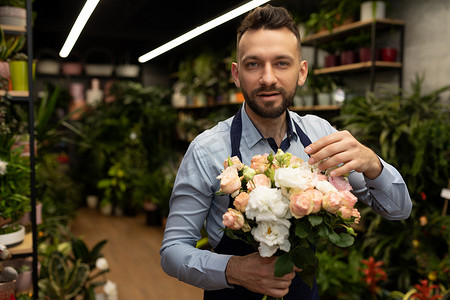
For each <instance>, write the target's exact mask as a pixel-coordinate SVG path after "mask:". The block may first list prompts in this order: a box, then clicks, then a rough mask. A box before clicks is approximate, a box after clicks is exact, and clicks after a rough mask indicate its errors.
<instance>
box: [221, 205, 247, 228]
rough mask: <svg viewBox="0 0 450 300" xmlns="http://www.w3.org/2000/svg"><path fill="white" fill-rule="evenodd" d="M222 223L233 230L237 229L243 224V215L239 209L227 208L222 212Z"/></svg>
mask: <svg viewBox="0 0 450 300" xmlns="http://www.w3.org/2000/svg"><path fill="white" fill-rule="evenodd" d="M222 218H223V221H222V223H223V225H224V226H225V227H228V228H230V229H233V230H239V229H241V228H242V227H243V226H244V223H245V220H244V216H243V215H242V213H241V212H240V211H237V210H235V209H232V208H229V209H228V211H227V212H226V213H224V214H223V216H222Z"/></svg>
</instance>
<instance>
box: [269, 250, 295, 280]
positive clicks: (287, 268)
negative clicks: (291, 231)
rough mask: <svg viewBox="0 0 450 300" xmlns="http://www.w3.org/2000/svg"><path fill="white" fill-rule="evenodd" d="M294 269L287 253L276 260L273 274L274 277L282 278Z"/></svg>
mask: <svg viewBox="0 0 450 300" xmlns="http://www.w3.org/2000/svg"><path fill="white" fill-rule="evenodd" d="M292 268H294V263H293V262H292V257H291V255H290V254H289V253H285V254H283V255H281V256H279V257H278V258H277V261H276V262H275V273H274V275H275V276H276V277H282V276H284V275H286V274H288V273H290V272H292Z"/></svg>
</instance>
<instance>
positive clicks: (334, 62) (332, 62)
mask: <svg viewBox="0 0 450 300" xmlns="http://www.w3.org/2000/svg"><path fill="white" fill-rule="evenodd" d="M335 66H339V56H337V55H335V54H329V55H327V56H325V68H330V67H335Z"/></svg>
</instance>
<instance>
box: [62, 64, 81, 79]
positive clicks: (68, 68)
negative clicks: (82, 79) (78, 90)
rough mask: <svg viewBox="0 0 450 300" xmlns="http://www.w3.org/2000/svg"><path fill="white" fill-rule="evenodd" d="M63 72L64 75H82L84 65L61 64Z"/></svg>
mask: <svg viewBox="0 0 450 300" xmlns="http://www.w3.org/2000/svg"><path fill="white" fill-rule="evenodd" d="M61 71H62V73H63V74H64V75H74V76H77V75H81V73H83V64H82V63H80V62H64V63H62V64H61Z"/></svg>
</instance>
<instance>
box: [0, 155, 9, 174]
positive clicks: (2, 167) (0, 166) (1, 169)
mask: <svg viewBox="0 0 450 300" xmlns="http://www.w3.org/2000/svg"><path fill="white" fill-rule="evenodd" d="M7 165H8V163H7V162H6V161H3V160H1V159H0V175H5V174H6V166H7Z"/></svg>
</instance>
